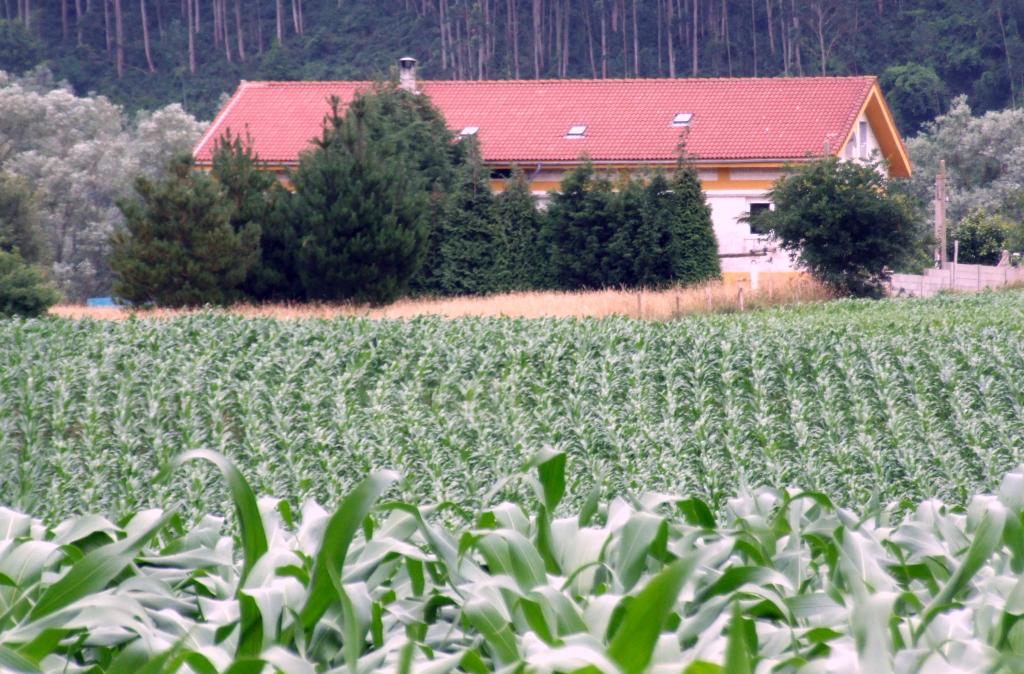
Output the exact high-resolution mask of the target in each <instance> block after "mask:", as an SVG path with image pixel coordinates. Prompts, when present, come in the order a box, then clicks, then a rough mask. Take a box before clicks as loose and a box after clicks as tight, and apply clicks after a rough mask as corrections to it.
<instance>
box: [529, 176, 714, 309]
mask: <svg viewBox="0 0 1024 674" xmlns="http://www.w3.org/2000/svg"><path fill="white" fill-rule="evenodd" d="M613 188H614V191H613ZM544 236H545V241H546V242H547V243H548V244H549V245H551V246H552V250H553V251H554V254H553V255H552V260H551V265H552V270H551V272H550V274H551V276H552V277H553V278H554V279H555V287H558V288H561V289H565V290H577V289H580V288H601V287H609V286H626V287H658V286H666V285H670V284H672V283H697V282H701V281H707V280H709V279H711V278H715V277H717V276H718V275H719V273H720V268H719V263H718V244H717V242H716V240H715V235H714V230H713V229H712V225H711V209H710V207H709V206H708V205H707V202H706V201H705V199H704V193H703V191H702V190H701V187H700V181H699V180H698V179H697V173H696V171H694V170H693V169H692V168H690V167H688V166H686V165H680V167H678V169H677V170H676V171H675V172H674V173H673V175H672V176H671V178H666V177H665V176H664V175H662V174H660V173H656V174H655V175H654V176H653V177H651V178H650V179H647V178H646V177H643V176H627V177H623V178H622V179H620V181H619V182H618V183H617V184H615V185H613V184H612V183H611V182H610V181H609V180H607V179H605V178H601V177H598V176H597V175H596V174H595V171H594V168H593V167H592V166H590V165H584V166H582V167H580V168H579V169H576V170H574V171H573V172H571V173H570V174H569V175H567V176H566V178H565V181H564V182H563V183H562V191H561V192H559V193H554V194H553V195H552V201H551V207H550V209H549V210H548V212H547V214H546V229H545V232H544Z"/></svg>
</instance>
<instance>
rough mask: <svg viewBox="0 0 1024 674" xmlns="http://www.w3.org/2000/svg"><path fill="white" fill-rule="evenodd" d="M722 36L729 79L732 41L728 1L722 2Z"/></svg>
mask: <svg viewBox="0 0 1024 674" xmlns="http://www.w3.org/2000/svg"><path fill="white" fill-rule="evenodd" d="M722 36H723V37H724V38H725V58H726V59H727V61H728V63H729V77H732V41H731V40H730V39H729V0H722Z"/></svg>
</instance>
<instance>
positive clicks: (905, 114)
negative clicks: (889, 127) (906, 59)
mask: <svg viewBox="0 0 1024 674" xmlns="http://www.w3.org/2000/svg"><path fill="white" fill-rule="evenodd" d="M880 80H881V85H882V89H883V90H884V91H885V97H886V100H887V101H888V102H889V106H890V107H891V108H892V112H893V115H894V116H895V118H896V123H897V125H898V126H899V128H900V129H901V130H902V131H903V133H904V134H908V135H909V134H911V133H914V132H916V131H917V130H918V129H920V128H921V125H922V124H924V123H925V122H929V121H931V120H932V118H934V117H935V116H936V115H938V114H939V113H941V112H942V105H943V102H944V101H945V100H947V95H946V86H945V84H943V82H942V79H941V78H940V77H939V75H938V73H936V72H935V69H934V68H933V67H931V66H929V65H922V64H920V63H906V64H903V65H894V66H889V67H888V68H886V69H885V72H883V73H882V76H881V78H880Z"/></svg>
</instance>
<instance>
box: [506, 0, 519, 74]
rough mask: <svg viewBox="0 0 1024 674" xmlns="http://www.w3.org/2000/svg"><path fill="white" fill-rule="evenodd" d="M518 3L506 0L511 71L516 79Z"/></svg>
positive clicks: (517, 65)
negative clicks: (510, 44) (510, 46)
mask: <svg viewBox="0 0 1024 674" xmlns="http://www.w3.org/2000/svg"><path fill="white" fill-rule="evenodd" d="M518 5H519V3H518V2H517V1H516V0H508V22H509V41H510V42H511V43H512V68H513V70H512V72H513V73H514V75H515V78H516V79H517V80H518V79H519V77H520V75H519V6H518Z"/></svg>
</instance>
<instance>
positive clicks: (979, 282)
mask: <svg viewBox="0 0 1024 674" xmlns="http://www.w3.org/2000/svg"><path fill="white" fill-rule="evenodd" d="M977 269H978V284H977V285H978V288H977V289H978V290H981V265H980V264H979V265H977Z"/></svg>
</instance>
